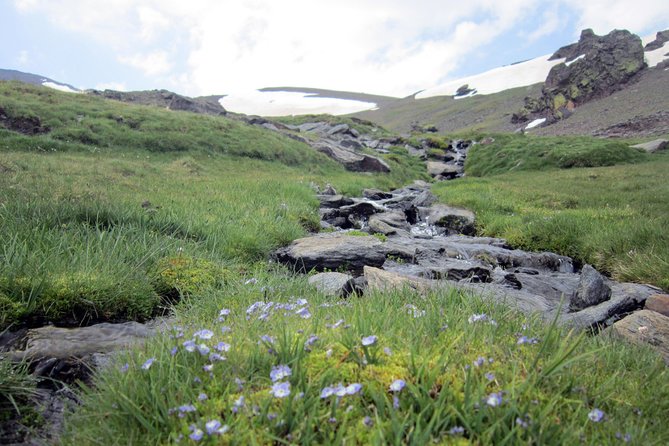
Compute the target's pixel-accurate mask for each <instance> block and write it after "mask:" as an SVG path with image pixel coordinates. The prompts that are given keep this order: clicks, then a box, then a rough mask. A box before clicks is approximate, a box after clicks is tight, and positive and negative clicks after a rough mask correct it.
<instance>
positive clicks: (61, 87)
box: [42, 81, 81, 93]
mask: <svg viewBox="0 0 669 446" xmlns="http://www.w3.org/2000/svg"><path fill="white" fill-rule="evenodd" d="M42 85H43V86H45V87H49V88H53V89H54V90H60V91H64V92H66V93H81V92H80V91H79V90H74V89H73V88H70V87H68V86H67V85H62V84H57V83H55V82H49V81H45V82H42Z"/></svg>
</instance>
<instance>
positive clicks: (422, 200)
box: [411, 190, 437, 208]
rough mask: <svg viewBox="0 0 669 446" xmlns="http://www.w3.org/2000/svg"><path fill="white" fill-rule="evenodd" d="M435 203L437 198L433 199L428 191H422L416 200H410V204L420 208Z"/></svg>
mask: <svg viewBox="0 0 669 446" xmlns="http://www.w3.org/2000/svg"><path fill="white" fill-rule="evenodd" d="M436 201H437V197H435V196H434V194H433V193H432V192H430V191H429V190H424V191H422V192H421V193H419V194H418V195H416V198H414V199H413V200H411V204H412V205H414V206H416V207H419V208H420V207H428V206H432V205H433V204H434V203H436Z"/></svg>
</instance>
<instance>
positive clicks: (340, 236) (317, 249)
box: [274, 232, 386, 273]
mask: <svg viewBox="0 0 669 446" xmlns="http://www.w3.org/2000/svg"><path fill="white" fill-rule="evenodd" d="M274 258H275V259H276V260H277V261H278V262H280V263H284V264H287V265H289V266H290V267H292V268H293V269H294V270H295V271H299V272H309V271H311V270H312V269H313V270H317V271H323V270H325V269H328V270H337V269H339V268H346V269H347V270H349V271H352V272H355V273H361V272H362V269H363V267H364V266H366V265H370V266H377V267H378V266H381V265H383V262H384V261H385V259H386V256H385V249H384V247H383V242H381V240H379V239H378V238H376V237H374V236H371V235H368V236H361V235H348V233H346V232H334V233H324V234H317V235H315V236H312V237H306V238H301V239H298V240H295V241H294V242H293V243H291V244H290V245H288V246H286V247H284V248H280V249H278V250H277V251H275V252H274Z"/></svg>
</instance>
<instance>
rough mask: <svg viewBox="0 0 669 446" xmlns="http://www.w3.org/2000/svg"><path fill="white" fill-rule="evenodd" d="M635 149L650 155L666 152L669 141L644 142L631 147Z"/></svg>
mask: <svg viewBox="0 0 669 446" xmlns="http://www.w3.org/2000/svg"><path fill="white" fill-rule="evenodd" d="M630 147H631V148H633V149H641V150H645V151H646V152H648V153H655V152H659V151H660V150H665V149H667V148H668V147H669V141H667V140H666V139H655V140H653V141H648V142H644V143H641V144H635V145H633V146H630Z"/></svg>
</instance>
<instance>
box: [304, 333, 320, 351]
mask: <svg viewBox="0 0 669 446" xmlns="http://www.w3.org/2000/svg"><path fill="white" fill-rule="evenodd" d="M316 341H318V336H316V335H311V336H309V338H307V340H306V341H304V349H305V350H306V351H310V350H311V346H312V345H314V344H315V343H316Z"/></svg>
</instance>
